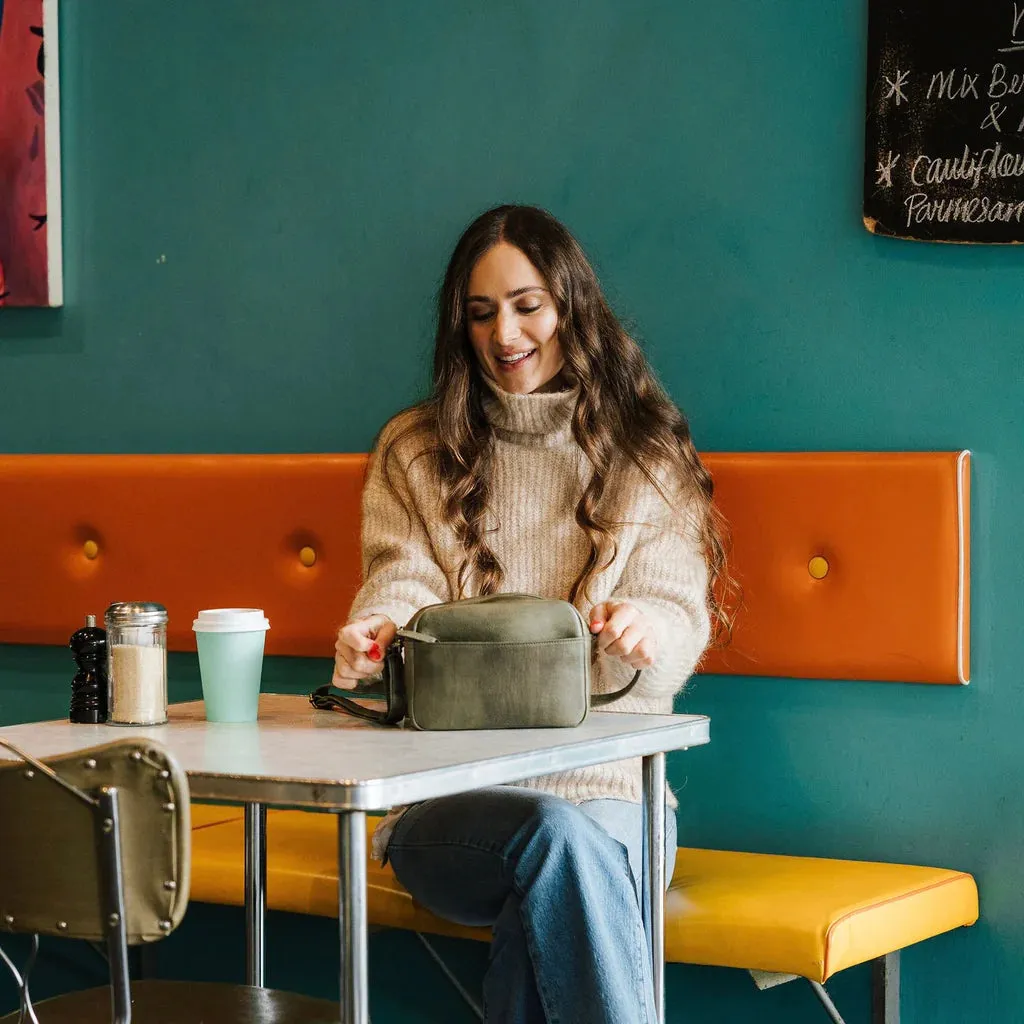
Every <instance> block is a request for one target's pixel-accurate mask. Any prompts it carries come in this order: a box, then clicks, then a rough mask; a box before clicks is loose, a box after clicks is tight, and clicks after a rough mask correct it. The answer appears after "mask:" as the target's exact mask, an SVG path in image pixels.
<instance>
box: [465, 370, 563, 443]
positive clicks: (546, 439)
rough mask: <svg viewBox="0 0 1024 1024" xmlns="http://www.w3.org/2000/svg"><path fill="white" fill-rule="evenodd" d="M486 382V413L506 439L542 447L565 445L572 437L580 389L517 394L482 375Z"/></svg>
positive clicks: (498, 433) (490, 421)
mask: <svg viewBox="0 0 1024 1024" xmlns="http://www.w3.org/2000/svg"><path fill="white" fill-rule="evenodd" d="M480 376H481V378H482V379H483V381H484V383H485V385H486V391H485V392H484V413H485V414H486V416H487V419H488V422H489V423H490V424H491V426H492V427H493V428H494V432H495V434H497V436H498V437H500V438H501V439H502V440H504V441H511V442H512V443H515V444H528V445H534V446H541V447H554V446H557V445H561V444H564V443H565V442H566V441H568V440H569V439H570V438H571V437H572V413H573V409H575V408H576V399H577V398H578V397H579V393H580V389H579V386H578V385H577V386H576V387H572V388H569V389H567V390H566V391H541V392H534V393H533V394H529V395H514V394H512V393H511V392H508V391H503V390H502V389H501V388H500V387H499V386H498V385H497V384H495V383H494V382H493V381H492V380H490V379H489V378H487V377H485V376H484V375H483V374H481V375H480Z"/></svg>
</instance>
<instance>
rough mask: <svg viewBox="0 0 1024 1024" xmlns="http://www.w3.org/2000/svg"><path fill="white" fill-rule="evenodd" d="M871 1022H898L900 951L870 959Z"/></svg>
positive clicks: (884, 1023)
mask: <svg viewBox="0 0 1024 1024" xmlns="http://www.w3.org/2000/svg"><path fill="white" fill-rule="evenodd" d="M871 1024H900V951H899V950H898V949H897V950H896V952H895V953H887V954H886V955H885V956H880V957H878V958H877V959H875V960H872V961H871Z"/></svg>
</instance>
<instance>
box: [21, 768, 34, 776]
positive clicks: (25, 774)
mask: <svg viewBox="0 0 1024 1024" xmlns="http://www.w3.org/2000/svg"><path fill="white" fill-rule="evenodd" d="M22 775H24V776H25V778H26V779H34V778H35V777H36V773H35V772H34V771H32V769H31V768H26V769H25V771H23V772H22Z"/></svg>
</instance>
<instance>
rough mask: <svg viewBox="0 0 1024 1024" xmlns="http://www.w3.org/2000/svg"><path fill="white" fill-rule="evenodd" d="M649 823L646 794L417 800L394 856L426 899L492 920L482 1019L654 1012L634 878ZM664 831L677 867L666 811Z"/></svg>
mask: <svg viewBox="0 0 1024 1024" xmlns="http://www.w3.org/2000/svg"><path fill="white" fill-rule="evenodd" d="M642 823H643V809H642V807H641V805H640V804H637V803H631V802H629V801H626V800H591V801H587V802H586V803H583V804H581V805H579V806H578V807H577V806H574V805H573V804H571V803H569V802H568V801H567V800H563V799H561V798H560V797H556V796H551V795H549V794H546V793H538V792H536V791H532V790H529V789H520V788H518V787H514V786H496V787H494V788H491V789H483V790H478V791H476V792H474V793H465V794H462V795H459V796H451V797H444V798H442V799H440V800H428V801H426V802H425V803H422V804H417V805H415V806H413V807H410V808H409V810H408V811H406V812H405V814H404V815H403V816H402V817H401V818H400V819H399V821H398V822H397V824H396V825H395V829H394V832H393V833H392V835H391V841H390V843H389V844H388V857H389V859H390V861H391V864H392V866H393V867H394V870H395V874H396V876H397V877H398V880H399V881H400V882H401V883H402V884H403V885H404V886H405V887H406V889H408V890H409V892H411V893H412V895H413V897H414V898H415V899H416V900H417V901H418V902H419V903H421V904H423V906H425V907H427V908H428V909H429V910H431V911H433V912H434V913H435V914H438V915H439V916H441V917H444V918H447V919H448V920H450V921H456V922H458V923H459V924H466V925H476V926H491V927H492V928H493V932H494V934H493V938H492V940H491V951H490V960H489V963H488V968H487V973H486V974H485V976H484V1019H485V1020H486V1021H487V1024H573V1022H579V1024H653V1022H654V1021H655V1014H654V986H653V981H652V978H651V964H650V957H649V956H648V955H646V939H645V936H644V930H643V920H642V917H641V911H640V901H639V898H638V892H639V884H638V882H637V880H636V879H638V878H639V876H640V858H641V850H642V848H643V847H642V843H643V838H642V837H643V830H642V829H643V825H642ZM666 833H667V834H666V844H665V845H666V856H667V863H666V876H667V877H668V878H670V877H671V874H672V863H673V861H674V859H675V846H676V842H675V818H674V816H673V815H671V814H669V815H667V817H666ZM631 864H632V865H633V867H632V868H631Z"/></svg>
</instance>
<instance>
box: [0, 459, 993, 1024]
mask: <svg viewBox="0 0 1024 1024" xmlns="http://www.w3.org/2000/svg"><path fill="white" fill-rule="evenodd" d="M702 458H703V459H704V461H705V464H706V465H707V467H708V469H709V470H710V472H711V474H712V477H713V479H714V484H715V500H716V503H717V504H718V505H719V507H720V508H721V510H722V512H723V513H724V515H725V517H726V519H727V520H728V521H729V522H730V524H731V527H732V533H733V552H732V561H733V569H734V572H735V573H736V575H737V576H738V577H739V578H740V581H741V583H742V584H743V587H744V591H745V602H744V608H743V610H742V614H741V615H740V617H739V619H738V622H737V627H736V631H735V634H734V637H733V642H732V644H731V646H730V647H729V648H727V649H726V650H724V651H718V652H712V653H711V654H709V655H708V657H707V658H706V659H705V660H704V661H703V663H702V665H701V667H700V670H701V671H703V672H711V673H731V674H738V675H753V676H776V677H781V678H783V679H786V678H793V677H795V678H810V679H830V680H885V681H892V682H894V683H896V682H916V683H940V684H951V685H950V687H949V689H950V694H949V697H950V699H951V700H952V699H955V695H956V687H957V685H958V684H964V683H966V682H967V681H968V679H969V678H970V672H969V665H970V642H969V641H970V628H969V626H970V545H969V535H970V529H969V511H970V501H969V467H970V458H969V453H967V452H955V451H954V452H792V453H764V452H761V453H758V452H743V453H712V454H707V455H704V456H702ZM365 466H366V456H365V455H363V454H307V455H161V456H143V455H0V532H2V534H3V535H4V536H8V537H13V538H17V539H18V543H17V544H12V545H10V549H9V550H8V551H7V552H5V555H4V558H5V562H4V565H5V569H6V571H7V578H8V579H9V580H10V581H11V585H10V586H7V587H4V588H0V643H26V644H55V645H60V646H63V645H64V644H66V643H67V637H68V635H69V632H70V630H71V629H72V628H74V626H75V625H77V624H78V623H80V622H81V621H82V616H83V615H84V614H86V613H87V612H93V613H100V612H102V610H103V609H104V608H105V607H106V606H107V605H108V604H109V603H111V602H112V601H118V600H124V599H125V596H126V595H143V594H144V595H145V596H146V597H147V598H150V599H153V600H158V601H160V602H161V603H162V604H164V605H165V606H166V607H167V609H168V612H169V616H170V621H169V625H168V645H169V647H170V648H171V649H172V650H185V651H194V650H195V642H194V636H193V634H192V630H191V623H192V619H193V616H194V614H195V611H196V609H197V608H198V607H200V606H203V607H215V606H229V607H230V606H258V607H263V608H264V609H265V610H266V612H267V615H268V617H269V618H270V621H271V623H272V628H271V630H270V633H269V634H268V636H267V653H268V655H279V654H284V655H295V656H302V657H316V658H323V659H325V663H326V660H327V659H329V658H330V657H331V656H332V655H333V647H334V636H335V633H336V629H337V626H338V624H339V622H340V620H341V619H342V618H343V617H344V615H345V613H346V611H347V609H348V608H349V607H350V605H351V602H352V598H353V596H354V594H355V591H356V588H357V586H358V581H359V562H360V559H359V505H360V494H361V490H362V480H363V474H364V471H365ZM200 526H201V528H200ZM154 537H158V538H159V543H158V544H154ZM894 567H896V569H897V570H898V571H894ZM852 685H856V683H853V684H852ZM779 686H780V688H782V687H784V686H785V683H782V682H780V684H779ZM781 692H783V691H782V690H781V689H780V693H781ZM723 742H725V743H730V742H735V737H728V736H725V735H718V734H716V739H715V741H714V746H713V747H712V750H713V749H715V747H717V745H718V744H720V743H723ZM242 815H243V811H242V810H241V809H237V808H224V807H218V808H210V809H204V808H201V807H199V806H197V807H196V820H195V843H194V863H193V872H192V877H193V898H194V899H197V900H206V901H210V902H217V903H237V904H241V903H242V891H243V884H242V878H243V870H244V869H243V846H242V832H243V825H242ZM268 844H269V855H268V892H267V896H268V901H269V906H270V907H272V908H277V909H282V910H291V911H298V912H302V913H312V914H328V915H335V914H336V913H337V909H336V908H337V897H336V888H335V884H336V883H335V879H336V871H337V866H336V838H335V830H334V820H333V817H331V816H324V815H317V814H315V813H309V812H270V815H269V826H268ZM369 881H370V891H369V914H370V921H371V922H372V923H374V924H376V925H381V926H388V927H395V928H407V929H411V930H413V931H415V932H416V933H417V934H419V935H421V936H422V935H426V934H440V935H464V936H467V937H470V938H476V939H485V938H487V933H486V932H485V931H481V930H472V929H460V928H456V927H455V926H452V925H450V924H447V923H446V922H443V921H440V920H438V919H437V918H434V917H433V916H431V915H430V914H427V913H426V912H425V911H424V910H423V909H422V908H419V907H417V906H415V904H414V903H413V902H412V900H411V899H410V897H409V896H408V894H407V893H405V892H404V891H403V890H402V889H401V887H400V886H399V885H398V884H397V882H396V880H395V878H394V876H393V875H392V874H391V872H390V871H389V870H386V869H381V868H380V867H379V866H378V865H375V864H374V865H371V866H370V872H369ZM977 916H978V896H977V890H976V887H975V884H974V880H973V879H972V878H971V876H970V875H967V874H964V873H962V872H957V871H946V870H941V869H937V868H928V867H914V866H903V865H894V864H869V863H860V862H854V861H844V860H816V859H811V858H802V857H779V856H770V855H766V854H751V853H735V852H727V851H717V850H697V849H686V848H683V849H681V850H680V851H679V853H678V859H677V862H676V868H675V873H674V876H673V879H672V884H671V889H670V891H669V894H668V897H667V905H666V919H667V931H666V942H665V948H666V956H667V959H668V960H669V961H673V962H684V963H698V964H709V965H721V966H726V967H737V968H743V969H746V970H749V971H751V972H752V973H754V975H755V980H757V981H758V983H759V984H760V985H762V986H764V987H766V986H767V985H769V984H771V983H772V982H774V981H778V980H781V979H783V978H786V977H788V976H797V977H803V978H806V979H807V980H808V981H810V983H811V984H812V985H813V986H815V991H816V992H817V994H818V996H819V998H820V999H821V1000H822V1002H823V1004H824V1005H825V1007H826V1009H827V1010H828V1012H829V1014H830V1015H831V1017H832V1020H833V1021H836V1022H838V1021H841V1019H842V1018H841V1017H840V1016H839V1014H838V1012H837V1011H836V1009H835V1007H834V1006H832V1004H831V1001H830V1000H829V997H828V995H827V993H826V992H825V990H824V988H823V987H822V986H823V983H824V982H825V981H826V980H827V979H828V978H829V977H831V976H832V975H834V974H835V973H836V972H837V971H841V970H843V969H845V968H847V967H850V966H852V965H854V964H857V963H864V962H867V961H871V962H872V963H873V964H874V978H875V982H876V985H875V995H874V997H873V1001H874V1008H873V1021H874V1022H875V1024H896V1022H897V1021H898V1015H899V967H898V963H899V961H898V955H899V950H900V949H902V948H904V947H905V946H907V945H909V944H911V943H914V942H918V941H920V940H922V939H925V938H928V937H929V936H933V935H938V934H940V933H941V932H944V931H948V930H949V929H952V928H956V927H958V926H961V925H969V924H971V923H973V922H974V921H975V920H976V918H977ZM424 941H426V940H424Z"/></svg>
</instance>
